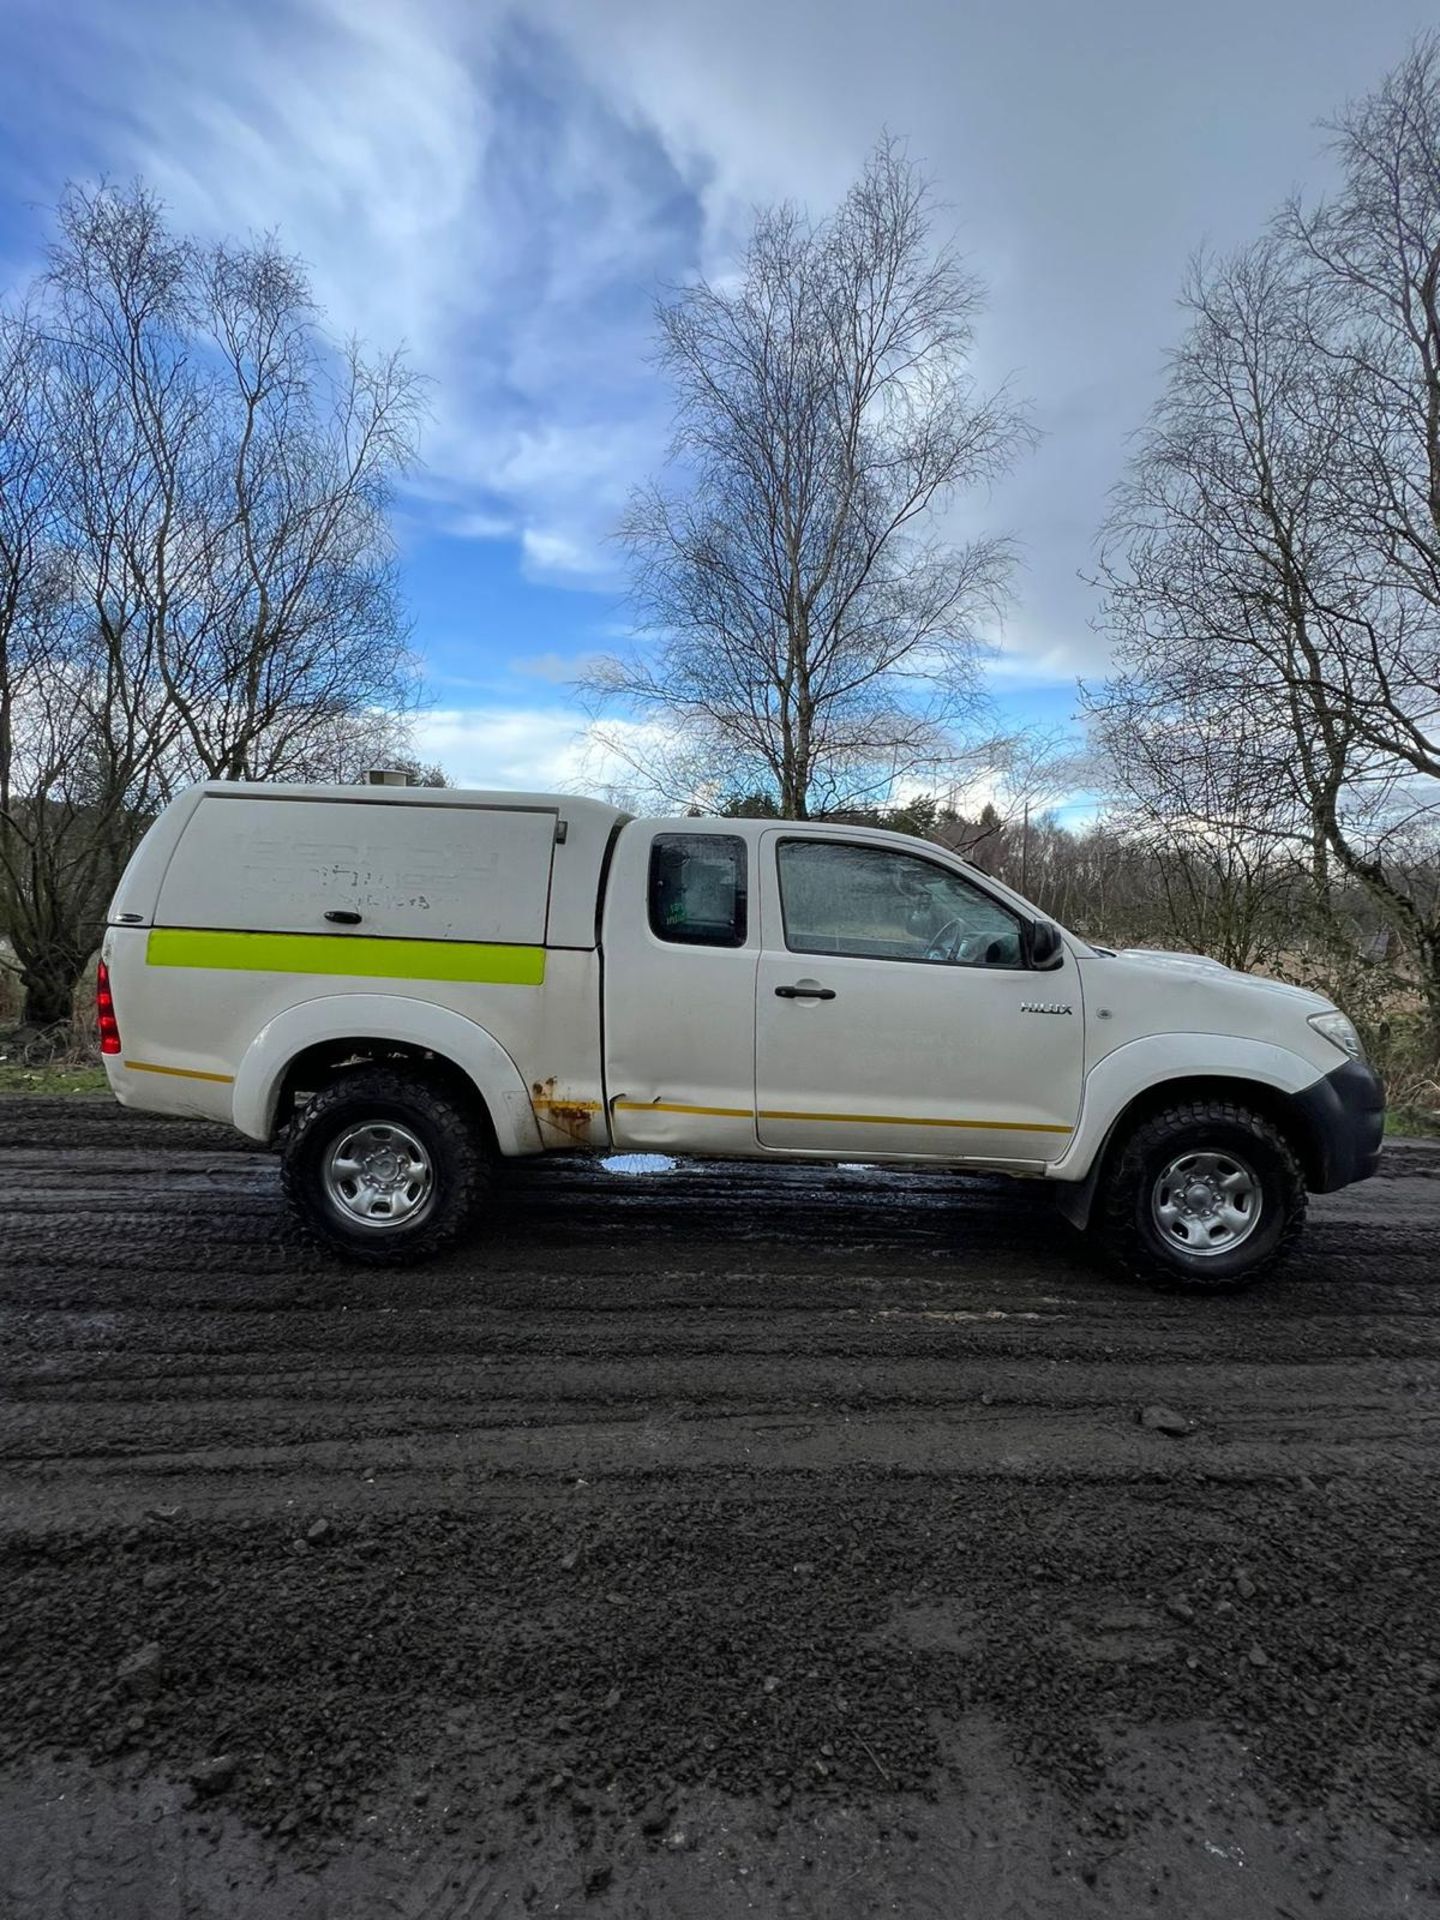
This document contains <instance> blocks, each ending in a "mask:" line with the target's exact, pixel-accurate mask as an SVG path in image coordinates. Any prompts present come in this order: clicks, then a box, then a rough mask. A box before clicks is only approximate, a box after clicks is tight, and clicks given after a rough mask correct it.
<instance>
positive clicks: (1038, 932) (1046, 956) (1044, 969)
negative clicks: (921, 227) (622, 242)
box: [1030, 920, 1065, 973]
mask: <svg viewBox="0 0 1440 1920" xmlns="http://www.w3.org/2000/svg"><path fill="white" fill-rule="evenodd" d="M1064 964H1065V942H1064V941H1063V940H1062V939H1061V938H1060V929H1059V928H1058V927H1057V926H1056V924H1055V922H1054V921H1053V920H1034V921H1032V922H1031V924H1030V965H1031V967H1032V968H1033V969H1034V971H1035V972H1036V973H1053V972H1054V971H1055V969H1056V967H1063V966H1064Z"/></svg>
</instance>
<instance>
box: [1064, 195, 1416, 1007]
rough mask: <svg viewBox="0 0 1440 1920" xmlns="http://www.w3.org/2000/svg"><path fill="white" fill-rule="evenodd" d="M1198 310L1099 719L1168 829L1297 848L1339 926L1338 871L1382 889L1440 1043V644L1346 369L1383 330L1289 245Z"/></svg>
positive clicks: (1165, 417) (1122, 574) (1142, 801)
mask: <svg viewBox="0 0 1440 1920" xmlns="http://www.w3.org/2000/svg"><path fill="white" fill-rule="evenodd" d="M1184 302H1185V305H1186V307H1187V309H1188V311H1189V313H1190V316H1191V327H1190V331H1189V333H1188V334H1187V336H1186V338H1185V340H1184V342H1183V344H1182V346H1181V347H1180V349H1179V350H1178V351H1177V352H1176V353H1175V355H1174V356H1173V358H1172V364H1171V373H1170V381H1169V385H1168V388H1167V391H1166V393H1165V395H1164V397H1163V398H1162V400H1161V402H1160V404H1159V406H1158V407H1157V409H1156V411H1155V413H1154V415H1153V417H1152V419H1151V421H1150V423H1149V426H1148V427H1147V429H1146V431H1145V433H1144V435H1143V436H1142V438H1141V441H1140V445H1139V449H1138V452H1137V455H1136V458H1135V460H1134V463H1133V465H1132V468H1131V471H1130V474H1129V476H1128V478H1127V480H1126V482H1125V484H1124V485H1123V486H1122V488H1121V489H1120V490H1119V492H1118V494H1117V497H1116V501H1115V505H1114V509H1113V512H1112V515H1111V519H1110V522H1109V526H1108V529H1107V531H1108V537H1109V548H1108V551H1107V555H1106V560H1105V567H1104V571H1105V580H1106V586H1107V601H1106V620H1107V624H1108V626H1109V629H1110V631H1111V633H1112V635H1113V637H1114V639H1115V642H1116V648H1117V662H1118V664H1119V666H1120V668H1121V675H1120V677H1119V678H1118V679H1117V680H1116V681H1114V682H1112V683H1111V685H1110V686H1109V687H1108V688H1107V689H1105V690H1104V691H1103V692H1101V693H1100V694H1098V695H1092V696H1091V700H1090V704H1091V710H1092V713H1093V715H1094V716H1095V718H1096V720H1097V723H1098V726H1099V731H1100V735H1101V738H1102V740H1104V741H1105V742H1106V743H1107V744H1108V746H1109V748H1110V758H1111V765H1112V767H1113V768H1114V769H1115V770H1116V773H1117V778H1118V781H1119V784H1120V786H1121V787H1122V789H1124V790H1125V791H1127V793H1128V795H1129V797H1130V800H1131V802H1132V804H1133V805H1139V806H1140V808H1141V810H1142V811H1145V810H1147V809H1148V811H1149V813H1150V816H1151V824H1152V827H1153V826H1154V825H1155V823H1156V822H1157V821H1159V820H1160V819H1161V818H1166V819H1168V821H1169V822H1170V824H1171V830H1172V831H1173V829H1174V827H1175V825H1176V824H1177V823H1178V824H1179V826H1180V827H1181V829H1182V831H1184V832H1186V833H1188V834H1190V835H1191V837H1192V840H1193V838H1194V836H1196V835H1202V836H1206V837H1208V841H1209V843H1210V844H1212V845H1215V846H1220V845H1224V846H1225V847H1226V848H1228V850H1229V852H1228V856H1227V857H1228V858H1229V859H1230V860H1231V861H1232V863H1236V862H1238V863H1239V865H1240V866H1241V867H1243V866H1244V864H1245V863H1246V862H1250V861H1252V860H1256V861H1258V863H1259V864H1258V866H1257V867H1256V868H1255V871H1256V872H1262V871H1267V870H1268V868H1269V866H1270V864H1271V859H1272V855H1273V853H1274V850H1275V849H1276V847H1277V846H1279V845H1280V844H1282V843H1283V844H1286V845H1288V846H1290V848H1291V849H1292V851H1293V854H1294V857H1296V858H1298V859H1300V860H1303V861H1304V862H1305V863H1306V865H1307V867H1308V870H1309V873H1310V876H1311V880H1312V883H1313V889H1314V895H1315V898H1316V900H1317V902H1319V903H1320V905H1321V906H1322V908H1323V905H1324V902H1325V897H1326V892H1327V889H1328V888H1329V886H1330V885H1331V880H1332V876H1333V875H1334V874H1335V873H1336V872H1338V873H1340V874H1341V875H1344V876H1346V877H1348V878H1349V879H1352V880H1354V881H1357V882H1359V883H1360V884H1362V885H1363V886H1364V887H1365V888H1366V889H1367V890H1368V891H1369V892H1370V893H1371V895H1372V896H1373V897H1374V899H1375V900H1376V902H1377V904H1378V905H1379V906H1380V908H1381V910H1382V911H1383V913H1384V914H1385V916H1386V917H1387V919H1388V920H1389V922H1390V923H1391V924H1392V925H1393V927H1394V928H1395V931H1396V933H1397V935H1398V936H1399V937H1400V939H1401V940H1402V941H1403V943H1404V944H1405V946H1406V948H1407V949H1408V951H1409V953H1410V954H1411V956H1412V959H1413V962H1414V965H1415V967H1416V970H1417V973H1418V975H1419V978H1420V981H1421V984H1422V987H1423V990H1424V992H1425V995H1426V999H1427V1004H1428V1006H1429V1007H1430V1010H1431V1019H1432V1022H1433V1024H1434V1027H1435V1031H1436V1035H1437V1037H1440V899H1437V898H1436V895H1435V891H1434V888H1433V885H1432V884H1431V882H1430V881H1429V879H1428V877H1427V875H1428V873H1429V871H1430V868H1429V865H1428V863H1427V861H1426V859H1425V858H1424V848H1425V845H1426V843H1427V841H1429V840H1430V839H1433V836H1434V830H1435V823H1436V817H1437V816H1436V802H1437V798H1440V789H1437V788H1436V787H1435V785H1434V777H1435V775H1434V772H1432V757H1433V753H1434V735H1433V717H1434V714H1435V711H1436V708H1435V695H1434V680H1433V667H1432V664H1431V662H1432V658H1433V635H1434V632H1435V628H1434V625H1433V622H1432V616H1431V612H1430V609H1429V605H1428V602H1427V599H1426V596H1425V594H1424V593H1423V592H1421V591H1419V590H1418V589H1417V587H1416V585H1415V584H1414V581H1413V579H1412V578H1411V577H1410V576H1411V575H1413V573H1414V567H1413V563H1402V562H1398V561H1397V558H1396V554H1397V542H1396V540H1395V539H1394V538H1385V537H1382V536H1381V534H1380V531H1379V529H1380V526H1381V523H1382V522H1383V519H1384V515H1383V512H1381V511H1380V510H1379V509H1378V508H1376V507H1375V506H1374V502H1375V494H1374V491H1373V489H1374V488H1375V487H1376V486H1377V484H1379V483H1380V481H1381V477H1382V469H1381V467H1380V465H1379V464H1378V463H1375V462H1374V461H1373V460H1372V461H1371V462H1370V464H1368V465H1367V460H1366V457H1365V456H1366V451H1367V449H1369V450H1370V452H1371V453H1372V454H1373V451H1374V449H1375V448H1376V446H1377V444H1378V442H1379V440H1380V439H1381V438H1382V437H1384V435H1385V433H1386V432H1387V431H1388V430H1386V429H1383V428H1382V427H1381V425H1380V423H1379V421H1378V420H1377V418H1376V404H1377V396H1376V390H1375V386H1374V384H1373V383H1372V382H1370V381H1368V380H1367V379H1365V378H1363V377H1360V376H1359V375H1358V373H1357V369H1356V366H1355V364H1354V360H1353V356H1352V355H1350V354H1349V353H1347V352H1346V351H1344V350H1342V343H1343V342H1344V340H1345V339H1346V338H1347V337H1348V335H1349V334H1350V333H1351V331H1352V330H1354V329H1356V328H1357V327H1358V326H1359V323H1358V322H1357V321H1356V318H1355V316H1354V314H1353V312H1352V310H1351V309H1350V308H1349V307H1348V305H1347V304H1346V302H1345V301H1344V300H1343V299H1342V298H1341V297H1340V295H1339V292H1338V290H1337V288H1336V287H1335V286H1333V285H1330V284H1317V281H1316V278H1315V276H1314V274H1313V272H1312V270H1311V265H1310V263H1309V262H1308V261H1307V260H1305V259H1302V258H1301V257H1299V256H1298V255H1297V251H1296V248H1295V246H1294V244H1293V242H1292V240H1291V238H1290V237H1289V236H1288V235H1286V234H1284V233H1281V234H1277V235H1276V236H1272V237H1271V238H1268V239H1267V240H1265V241H1263V242H1261V243H1259V244H1257V245H1256V246H1254V247H1252V248H1249V249H1247V250H1246V251H1244V252H1242V253H1241V254H1238V255H1236V256H1234V257H1233V258H1231V259H1228V260H1222V261H1201V262H1199V263H1197V265H1196V266H1195V268H1194V270H1193V271H1192V274H1191V277H1190V281H1189V284H1188V286H1187V288H1186V291H1185V296H1184ZM1394 457H1395V456H1393V455H1392V459H1393V458H1394ZM1394 471H1395V469H1394V467H1393V466H1387V467H1385V468H1384V469H1383V472H1384V474H1385V475H1388V476H1389V482H1393V478H1394ZM1437 471H1440V469H1437ZM1389 482H1387V484H1388V483H1389ZM1367 500H1369V501H1370V502H1371V503H1372V506H1371V507H1370V508H1367V507H1366V506H1365V505H1364V504H1363V503H1364V502H1365V501H1367ZM1427 628H1428V630H1429V636H1430V637H1429V638H1427V635H1426V630H1427Z"/></svg>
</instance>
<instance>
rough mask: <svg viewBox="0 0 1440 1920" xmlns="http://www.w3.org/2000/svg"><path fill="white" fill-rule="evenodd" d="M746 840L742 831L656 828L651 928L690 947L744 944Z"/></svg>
mask: <svg viewBox="0 0 1440 1920" xmlns="http://www.w3.org/2000/svg"><path fill="white" fill-rule="evenodd" d="M745 880H746V876H745V842H744V841H743V840H742V839H741V838H740V837H739V835H738V834H728V833H657V834H656V836H655V838H654V840H653V841H652V843H651V846H650V931H651V932H652V933H653V934H654V935H655V937H656V938H657V939H659V940H673V941H676V942H678V943H679V944H681V945H683V946H689V947H743V946H744V944H745V934H746V884H745Z"/></svg>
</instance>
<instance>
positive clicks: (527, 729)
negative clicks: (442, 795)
mask: <svg viewBox="0 0 1440 1920" xmlns="http://www.w3.org/2000/svg"><path fill="white" fill-rule="evenodd" d="M413 733H414V740H415V747H416V751H417V753H418V755H419V757H420V758H421V759H422V760H426V761H430V760H438V761H439V763H440V764H441V766H443V767H444V769H445V771H446V772H447V773H448V774H449V776H450V778H451V779H452V780H453V781H454V782H455V784H456V785H457V786H462V787H495V788H500V789H503V790H504V791H506V792H521V793H526V792H528V793H591V794H614V793H616V792H619V793H622V794H623V793H628V792H631V791H633V790H634V788H635V786H636V783H637V781H636V769H637V767H639V766H643V765H644V764H645V761H646V759H647V757H648V756H649V755H650V754H651V753H652V752H653V751H655V750H657V749H658V748H659V747H660V745H661V744H662V741H663V736H662V734H661V731H660V729H658V728H654V727H647V726H643V725H638V724H635V723H633V722H624V721H620V722H617V721H613V720H611V721H606V722H605V723H604V725H603V727H602V726H597V724H596V723H595V722H594V721H592V720H590V719H588V718H587V717H586V716H585V715H584V714H582V713H579V712H577V711H576V710H574V709H571V708H548V707H531V708H524V707H499V706H485V707H449V708H438V709H434V710H432V711H430V712H428V713H425V714H422V715H421V716H420V717H419V719H418V720H417V722H416V723H415V726H414V729H413Z"/></svg>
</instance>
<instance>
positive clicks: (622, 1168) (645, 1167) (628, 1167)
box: [600, 1153, 675, 1173]
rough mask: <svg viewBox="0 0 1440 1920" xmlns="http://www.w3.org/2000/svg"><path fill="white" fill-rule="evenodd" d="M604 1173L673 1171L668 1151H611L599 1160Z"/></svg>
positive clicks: (672, 1162)
mask: <svg viewBox="0 0 1440 1920" xmlns="http://www.w3.org/2000/svg"><path fill="white" fill-rule="evenodd" d="M600 1164H601V1166H602V1167H603V1168H604V1169H605V1171H606V1173H673V1172H674V1171H675V1162H674V1161H673V1160H672V1159H671V1158H670V1156H669V1154H668V1153H612V1154H608V1155H607V1156H606V1158H605V1159H603V1160H602V1161H601V1162H600Z"/></svg>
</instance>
